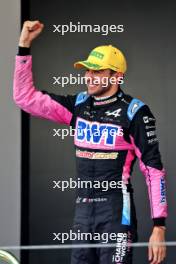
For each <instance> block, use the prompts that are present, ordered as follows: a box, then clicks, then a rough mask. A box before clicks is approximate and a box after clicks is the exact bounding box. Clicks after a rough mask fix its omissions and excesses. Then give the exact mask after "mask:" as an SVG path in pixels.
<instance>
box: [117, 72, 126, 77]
mask: <svg viewBox="0 0 176 264" xmlns="http://www.w3.org/2000/svg"><path fill="white" fill-rule="evenodd" d="M116 77H117V78H118V77H122V78H124V74H123V72H116Z"/></svg>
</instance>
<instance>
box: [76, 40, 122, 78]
mask: <svg viewBox="0 0 176 264" xmlns="http://www.w3.org/2000/svg"><path fill="white" fill-rule="evenodd" d="M74 67H75V68H76V69H80V68H83V67H85V68H87V69H91V70H105V69H111V70H113V71H118V72H122V73H125V72H126V70H127V62H126V59H125V56H124V55H123V53H122V52H121V51H120V50H119V49H117V48H115V47H113V46H112V45H106V46H99V47H96V48H95V49H93V50H92V51H91V52H90V54H89V57H88V58H87V60H85V61H78V62H76V63H74Z"/></svg>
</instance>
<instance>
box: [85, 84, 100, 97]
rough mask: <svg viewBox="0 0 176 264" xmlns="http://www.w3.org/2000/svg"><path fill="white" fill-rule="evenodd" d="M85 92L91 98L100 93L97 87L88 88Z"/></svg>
mask: <svg viewBox="0 0 176 264" xmlns="http://www.w3.org/2000/svg"><path fill="white" fill-rule="evenodd" d="M87 92H88V94H89V95H93V96H96V95H99V94H100V93H101V91H100V90H99V89H98V87H95V86H94V87H88V89H87Z"/></svg>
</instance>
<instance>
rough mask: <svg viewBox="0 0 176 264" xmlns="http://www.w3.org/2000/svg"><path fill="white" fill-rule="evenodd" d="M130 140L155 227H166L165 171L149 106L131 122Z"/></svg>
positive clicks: (141, 110) (143, 107) (141, 109)
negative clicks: (146, 189) (144, 185)
mask: <svg viewBox="0 0 176 264" xmlns="http://www.w3.org/2000/svg"><path fill="white" fill-rule="evenodd" d="M130 138H131V142H132V144H133V147H134V150H135V154H136V156H137V157H138V159H139V165H140V169H141V171H142V173H143V174H144V176H145V179H146V183H147V186H148V194H149V200H150V208H151V217H152V219H153V222H154V225H161V226H164V225H165V218H166V217H167V201H166V187H165V169H164V168H163V165H162V161H161V156H160V151H159V143H158V139H157V136H156V127H155V118H154V116H153V114H152V113H151V111H150V109H149V107H148V106H147V105H144V106H142V107H141V108H140V109H139V110H138V112H137V113H136V114H135V116H134V118H133V120H132V121H131V125H130Z"/></svg>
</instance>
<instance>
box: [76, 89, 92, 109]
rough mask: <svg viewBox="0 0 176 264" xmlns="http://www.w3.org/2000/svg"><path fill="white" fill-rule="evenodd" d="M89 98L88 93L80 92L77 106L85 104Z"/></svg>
mask: <svg viewBox="0 0 176 264" xmlns="http://www.w3.org/2000/svg"><path fill="white" fill-rule="evenodd" d="M88 97H89V95H88V94H87V92H80V93H79V94H78V95H77V97H76V102H75V106H77V105H79V104H82V103H84V102H85V101H86V100H87V98H88Z"/></svg>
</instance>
